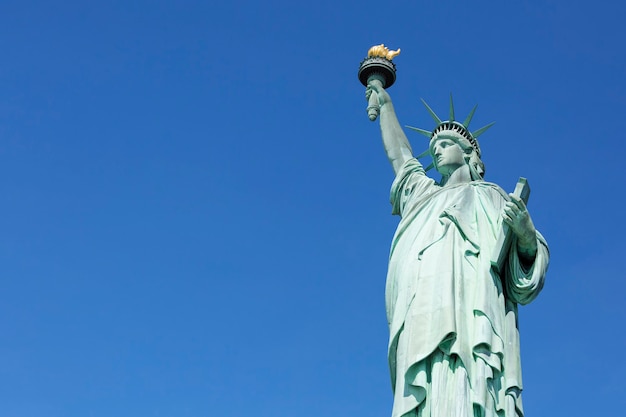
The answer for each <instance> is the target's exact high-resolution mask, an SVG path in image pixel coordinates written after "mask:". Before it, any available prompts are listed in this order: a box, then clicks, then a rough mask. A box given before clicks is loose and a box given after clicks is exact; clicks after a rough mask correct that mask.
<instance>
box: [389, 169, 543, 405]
mask: <svg viewBox="0 0 626 417" xmlns="http://www.w3.org/2000/svg"><path fill="white" fill-rule="evenodd" d="M509 199H510V198H509V196H508V195H507V194H506V193H505V192H504V191H503V190H502V189H501V188H500V187H498V186H497V185H495V184H491V183H487V182H484V181H472V182H470V183H463V184H457V185H451V186H443V187H441V186H439V185H437V184H436V183H435V182H434V181H433V180H432V179H430V178H429V177H427V176H426V175H425V172H424V170H423V168H422V166H421V164H420V163H419V162H418V161H417V160H416V159H411V160H409V161H407V162H406V163H405V164H404V166H403V167H402V168H401V169H400V171H399V172H398V173H397V176H396V179H395V181H394V183H393V185H392V189H391V203H392V206H393V214H398V215H400V216H401V220H400V223H399V225H398V228H397V230H396V233H395V235H394V238H393V242H392V246H391V253H390V258H389V270H388V274H387V284H386V295H385V296H386V309H387V319H388V323H389V329H390V338H389V366H390V372H391V380H392V389H393V391H394V405H393V412H392V417H401V416H422V417H427V416H428V417H473V416H481V417H482V416H485V417H522V416H523V411H522V403H521V397H520V394H521V390H522V378H521V366H520V355H519V333H518V328H517V304H518V303H520V304H526V303H529V302H530V301H532V300H533V299H534V298H535V297H536V296H537V294H538V293H539V291H540V290H541V288H542V286H543V282H544V276H545V272H546V270H547V267H548V259H549V253H548V247H547V244H546V242H545V240H544V239H543V237H542V236H541V235H540V234H539V233H537V244H538V245H537V246H538V249H537V255H536V258H535V260H534V263H533V264H532V265H523V264H522V263H521V261H520V258H519V256H518V253H517V248H516V242H515V241H514V242H513V244H512V245H511V249H510V253H509V254H508V261H507V266H506V268H504V271H503V273H502V276H499V275H498V274H497V273H496V272H494V270H493V269H492V268H491V262H490V261H491V255H492V252H493V247H494V246H495V243H496V240H497V237H498V235H499V233H500V230H501V228H502V209H503V207H504V204H505V202H506V201H508V200H509Z"/></svg>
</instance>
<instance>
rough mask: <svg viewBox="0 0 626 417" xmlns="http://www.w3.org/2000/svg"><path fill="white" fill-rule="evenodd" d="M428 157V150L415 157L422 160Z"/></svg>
mask: <svg viewBox="0 0 626 417" xmlns="http://www.w3.org/2000/svg"><path fill="white" fill-rule="evenodd" d="M428 155H430V148H429V149H426V150H425V151H424V152H422V153H421V154H419V155H417V159H420V158H423V157H425V156H428Z"/></svg>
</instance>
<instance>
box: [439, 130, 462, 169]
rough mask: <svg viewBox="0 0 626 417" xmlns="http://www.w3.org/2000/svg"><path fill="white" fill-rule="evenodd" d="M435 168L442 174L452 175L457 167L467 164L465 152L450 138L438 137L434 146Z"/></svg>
mask: <svg viewBox="0 0 626 417" xmlns="http://www.w3.org/2000/svg"><path fill="white" fill-rule="evenodd" d="M432 153H433V160H434V162H435V168H436V169H437V171H439V173H440V174H441V175H447V176H449V175H451V174H452V173H453V172H454V171H456V170H457V168H460V167H462V166H463V165H465V164H466V162H465V152H463V149H462V148H461V147H460V146H459V144H458V143H456V142H455V141H454V140H452V139H450V138H446V137H445V136H442V137H437V139H435V142H434V144H433V146H432Z"/></svg>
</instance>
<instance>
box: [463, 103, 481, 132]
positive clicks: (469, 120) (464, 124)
mask: <svg viewBox="0 0 626 417" xmlns="http://www.w3.org/2000/svg"><path fill="white" fill-rule="evenodd" d="M477 108H478V104H477V105H475V106H474V108H473V109H472V111H471V112H470V114H468V115H467V117H466V118H465V121H464V122H463V126H465V128H466V129H467V128H469V124H470V122H471V121H472V118H473V117H474V112H475V111H476V109H477Z"/></svg>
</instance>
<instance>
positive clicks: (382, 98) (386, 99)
mask: <svg viewBox="0 0 626 417" xmlns="http://www.w3.org/2000/svg"><path fill="white" fill-rule="evenodd" d="M372 93H376V97H377V98H378V107H381V108H382V107H383V106H384V105H385V104H386V103H391V97H390V96H389V93H387V91H386V90H385V89H384V88H383V85H382V83H381V82H380V80H376V79H374V80H371V81H370V82H369V83H368V84H367V88H366V89H365V99H366V100H368V101H369V99H370V96H371V95H372Z"/></svg>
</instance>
